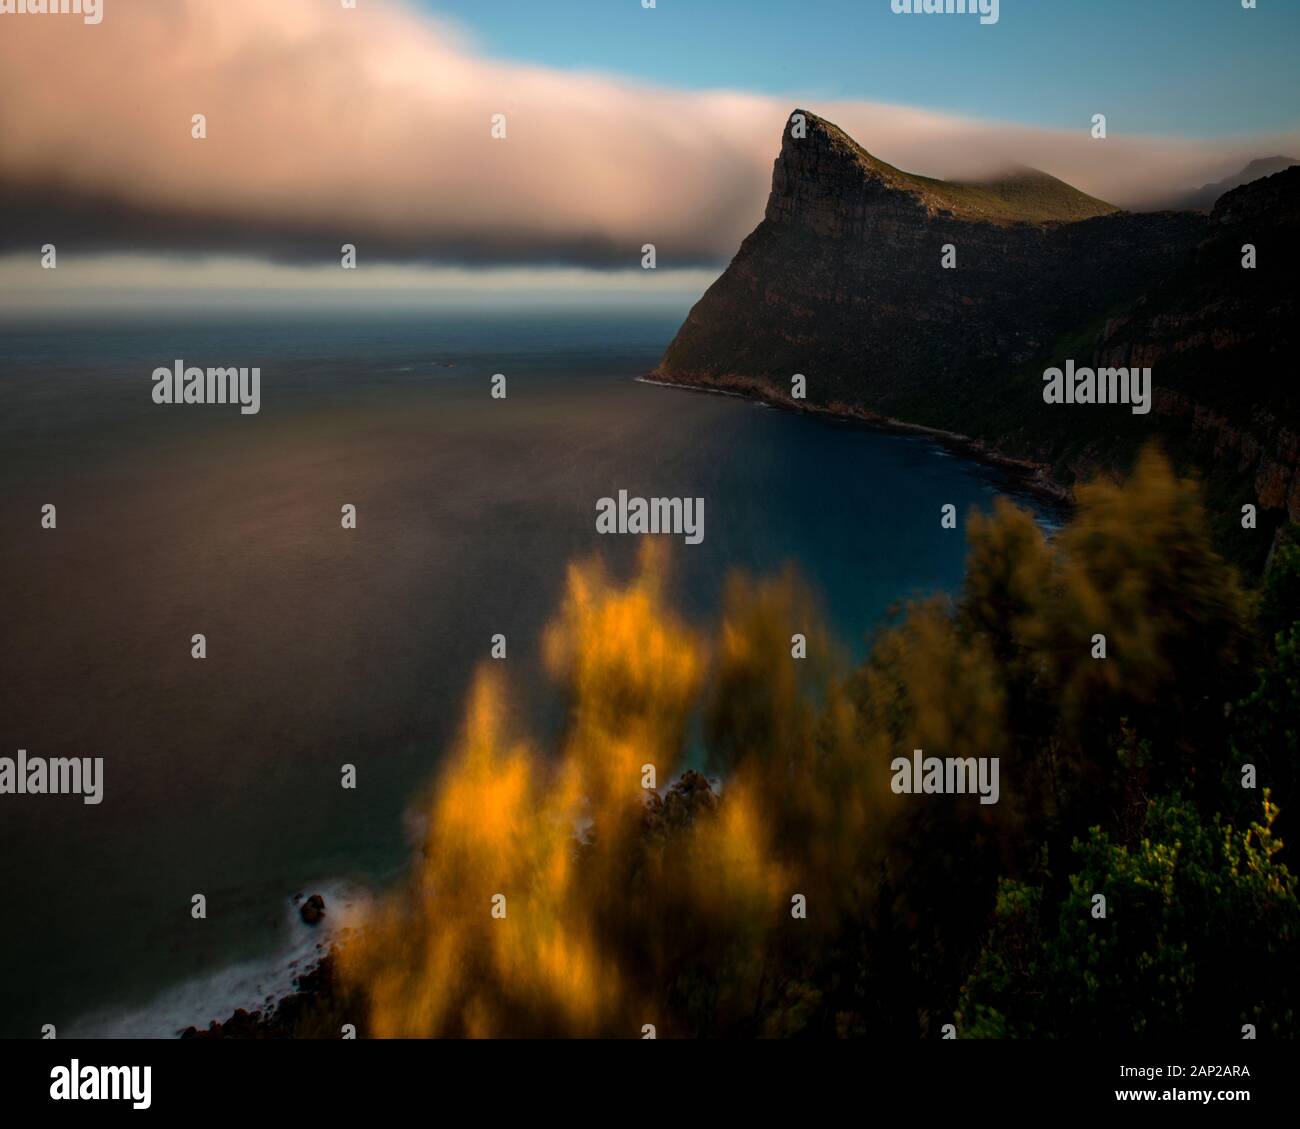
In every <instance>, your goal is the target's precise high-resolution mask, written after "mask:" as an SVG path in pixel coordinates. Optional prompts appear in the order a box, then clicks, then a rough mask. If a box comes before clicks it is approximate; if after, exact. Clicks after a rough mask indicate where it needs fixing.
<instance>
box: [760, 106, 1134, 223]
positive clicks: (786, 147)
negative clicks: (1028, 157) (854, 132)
mask: <svg viewBox="0 0 1300 1129" xmlns="http://www.w3.org/2000/svg"><path fill="white" fill-rule="evenodd" d="M891 197H892V198H893V199H892V200H890V198H891ZM887 201H888V202H892V203H893V204H895V205H896V206H899V207H903V208H908V207H912V208H917V209H921V210H923V211H924V212H925V213H926V214H927V215H929V216H950V217H953V218H956V219H963V220H970V221H973V222H984V223H993V224H1015V223H1061V222H1071V221H1074V220H1081V219H1090V218H1092V217H1093V216H1100V215H1107V214H1109V213H1111V212H1115V211H1118V210H1119V209H1117V208H1115V207H1114V206H1113V205H1111V204H1107V203H1106V202H1105V201H1104V200H1097V199H1095V198H1094V197H1092V196H1088V195H1086V194H1085V193H1083V192H1080V191H1079V190H1078V189H1076V188H1073V187H1071V186H1070V185H1068V184H1066V183H1065V182H1064V181H1061V180H1058V179H1057V178H1056V177H1054V176H1050V175H1049V174H1047V173H1045V172H1041V171H1039V170H1038V169H1032V168H1027V167H1024V166H1019V167H1016V168H1014V169H1012V170H1010V171H1009V172H1008V173H1007V174H1006V175H1004V176H1002V177H998V178H996V179H992V180H988V181H972V182H960V181H945V180H936V179H934V178H933V177H926V176H920V175H917V174H916V173H909V172H904V171H903V170H902V169H898V168H895V167H894V166H893V165H891V164H888V163H887V162H885V161H882V160H881V159H880V158H879V157H875V156H873V155H872V154H871V153H869V152H868V151H867V150H866V149H864V148H863V147H862V146H861V145H860V144H858V142H857V141H855V140H854V139H853V138H852V137H850V136H849V135H848V134H847V133H846V132H845V131H844V130H843V129H841V128H840V127H839V126H837V125H835V124H834V123H833V122H830V121H827V120H826V119H825V118H823V117H820V116H818V115H817V114H814V113H812V112H810V111H808V110H802V109H796V110H795V111H794V112H793V113H792V114H791V115H790V117H789V118H788V119H787V121H786V124H785V129H784V131H783V134H782V139H781V153H780V156H778V157H777V160H776V166H775V169H774V171H773V176H772V194H771V196H770V197H769V199H768V209H767V218H768V219H769V220H772V221H773V222H776V223H780V222H793V223H803V224H805V225H807V226H810V227H812V228H813V229H814V230H816V231H818V232H820V233H822V234H838V233H840V232H841V231H843V230H844V225H845V222H846V221H847V222H848V223H850V224H851V223H852V220H853V216H854V214H855V213H857V212H858V211H860V210H861V209H863V208H865V207H867V206H875V205H879V204H881V203H885V202H887Z"/></svg>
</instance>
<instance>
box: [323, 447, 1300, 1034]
mask: <svg viewBox="0 0 1300 1129" xmlns="http://www.w3.org/2000/svg"><path fill="white" fill-rule="evenodd" d="M968 535H969V541H970V557H969V565H968V575H967V578H966V581H965V585H964V588H963V589H962V591H961V592H960V593H959V594H958V596H956V597H955V598H954V599H952V600H932V601H929V602H924V603H920V604H916V605H913V606H910V607H909V608H907V609H906V610H905V611H904V612H902V613H901V614H900V615H899V616H898V617H897V618H896V619H895V620H894V621H893V622H891V623H890V624H888V625H886V626H885V627H884V628H883V629H882V630H880V631H879V632H878V634H877V636H876V638H875V639H874V640H873V646H872V648H871V652H870V655H869V657H868V659H867V660H866V661H865V662H864V663H863V664H861V665H860V666H859V667H858V668H856V669H850V668H849V667H848V665H847V663H846V661H845V659H844V657H843V656H842V655H840V654H838V653H837V652H836V651H835V650H834V648H833V647H831V646H830V644H829V643H828V633H827V632H826V631H825V630H824V629H823V628H822V627H821V626H820V625H819V624H818V623H817V621H816V612H815V609H814V606H813V603H812V601H811V599H810V598H809V596H808V594H807V593H806V592H804V591H803V590H802V589H801V588H800V586H799V584H798V582H797V580H796V579H795V578H794V576H793V575H791V574H786V575H783V576H781V577H778V578H775V579H771V580H765V581H755V580H752V579H747V578H742V577H737V578H735V579H733V581H732V583H731V585H730V587H729V590H728V593H727V597H726V600H725V606H724V608H723V612H722V617H721V623H720V624H719V626H718V628H717V630H716V631H715V632H713V633H712V635H711V636H709V637H706V636H705V635H703V634H701V633H700V632H699V631H698V630H696V629H695V628H693V627H692V626H690V625H688V624H686V623H684V622H682V621H681V620H679V619H678V618H677V617H676V616H675V615H674V614H673V612H672V611H671V609H669V608H668V607H667V606H666V605H665V595H664V585H663V583H662V577H663V572H664V568H665V565H666V561H665V560H664V558H663V556H662V555H661V554H660V553H659V552H658V551H657V550H656V549H655V548H654V547H647V549H646V552H645V554H644V556H643V559H642V565H641V569H640V572H639V575H637V576H636V577H635V578H633V579H632V580H631V581H630V583H627V584H619V583H618V582H616V581H615V580H613V579H611V578H610V577H608V576H607V575H605V573H604V572H603V570H602V569H601V568H600V567H599V566H597V565H594V564H588V565H582V566H577V567H575V568H574V569H573V571H572V575H571V577H570V582H569V589H568V596H567V598H566V601H565V604H564V607H563V608H562V609H561V611H560V614H559V616H558V617H557V619H556V621H555V623H554V625H553V626H552V628H551V630H550V632H549V633H548V635H547V639H546V655H547V659H548V663H549V665H550V668H551V670H552V672H553V674H554V675H555V677H556V678H557V680H558V681H559V683H560V685H561V686H562V687H563V689H564V692H565V693H566V694H567V695H568V698H569V724H568V727H567V730H566V732H565V733H564V735H563V737H562V739H561V743H560V747H559V748H558V749H556V750H554V751H552V752H551V753H548V754H546V755H543V754H542V753H541V752H540V751H539V750H537V749H536V748H535V747H534V746H533V745H532V744H531V743H530V742H529V741H528V740H527V739H525V738H521V737H518V736H515V735H513V734H512V733H511V732H510V727H509V724H508V720H507V719H508V716H509V714H508V710H507V709H506V707H505V686H504V684H503V682H502V681H501V679H500V678H499V677H498V676H497V675H496V674H495V673H490V672H485V673H484V674H483V675H482V676H481V677H480V678H479V680H478V682H477V685H476V688H475V690H474V694H473V699H472V701H471V703H470V708H469V713H468V718H467V722H466V726H465V734H464V738H463V740H462V744H461V748H460V749H459V751H458V752H457V753H456V754H455V755H454V756H453V757H452V758H451V759H450V761H449V763H448V764H447V766H446V768H445V771H444V773H443V776H442V779H441V780H440V781H439V783H438V784H437V786H436V788H435V789H434V790H433V791H432V793H431V796H430V799H429V804H428V826H429V831H428V838H427V843H426V847H425V850H424V852H423V855H422V857H421V858H420V859H419V860H418V861H417V863H416V865H415V867H414V868H413V874H412V877H411V879H410V881H409V883H408V885H407V886H406V887H405V888H403V889H402V890H400V891H398V892H396V893H395V894H394V895H393V896H392V897H391V898H390V900H389V901H388V902H387V904H386V905H385V907H384V908H383V910H382V911H381V912H380V913H379V914H377V915H376V917H375V918H374V920H372V921H371V922H369V923H368V925H367V926H366V927H365V928H364V929H363V930H362V931H361V932H360V934H359V935H358V936H357V937H355V938H354V939H353V940H352V941H351V942H350V943H348V944H347V945H345V946H344V947H343V948H342V949H341V951H340V952H339V953H338V955H337V958H336V959H337V965H338V968H337V972H336V973H335V974H334V976H333V985H332V990H331V993H329V994H327V995H325V996H323V997H322V999H321V1001H319V1003H318V1005H317V1007H316V1009H315V1010H314V1011H313V1012H312V1013H311V1022H312V1025H313V1026H312V1029H313V1030H315V1029H321V1028H327V1027H328V1023H326V1022H325V1021H323V1020H322V1015H325V1016H327V1017H328V1018H330V1019H332V1020H339V1021H343V1020H344V1019H345V1018H346V1020H347V1021H351V1022H356V1023H358V1027H359V1030H360V1033H361V1034H362V1035H363V1036H364V1035H379V1036H394V1035H453V1036H455V1035H487V1036H490V1035H513V1036H520V1035H605V1036H624V1037H640V1035H641V1034H642V1029H643V1026H644V1025H645V1024H653V1025H654V1026H655V1028H656V1031H657V1034H658V1035H659V1037H667V1036H674V1035H675V1036H735V1037H756V1036H771V1037H826V1036H842V1037H854V1036H856V1037H868V1038H903V1039H914V1038H938V1037H940V1033H941V1030H942V1028H943V1027H944V1026H945V1025H947V1024H954V1025H955V1026H956V1029H957V1032H958V1035H959V1037H1026V1038H1028V1037H1062V1036H1083V1037H1107V1038H1124V1037H1143V1036H1155V1035H1160V1034H1165V1033H1170V1032H1174V1031H1177V1032H1178V1033H1180V1034H1182V1035H1190V1036H1198V1037H1202V1036H1203V1037H1207V1038H1216V1039H1229V1038H1239V1037H1240V1028H1241V1025H1243V1024H1246V1023H1250V1024H1254V1025H1255V1026H1256V1028H1257V1030H1258V1032H1259V1034H1260V1037H1267V1036H1286V1037H1293V1036H1294V1035H1295V1034H1296V1027H1297V1017H1296V1007H1297V995H1298V993H1300V980H1298V978H1300V960H1297V957H1300V903H1298V902H1297V896H1296V880H1295V877H1294V876H1293V875H1292V873H1291V869H1290V866H1289V864H1288V852H1287V850H1286V849H1285V847H1284V845H1283V842H1282V839H1281V837H1280V830H1281V828H1282V827H1283V820H1284V819H1285V818H1286V817H1285V813H1286V811H1287V810H1288V806H1289V805H1290V804H1291V803H1293V801H1294V792H1295V763H1296V719H1297V718H1298V717H1300V548H1297V547H1295V546H1294V544H1291V543H1288V544H1287V545H1285V546H1284V547H1283V548H1282V549H1281V550H1279V554H1278V560H1277V563H1276V564H1275V567H1274V568H1273V569H1272V571H1271V572H1270V574H1269V577H1268V579H1267V581H1266V583H1265V585H1264V588H1263V590H1262V591H1261V592H1259V593H1257V594H1253V595H1252V594H1249V593H1247V592H1245V591H1244V590H1243V589H1242V588H1241V587H1240V585H1239V584H1238V581H1237V578H1236V575H1235V573H1234V571H1233V570H1232V569H1231V568H1230V567H1229V566H1228V565H1226V564H1225V563H1224V562H1223V561H1222V560H1221V559H1220V558H1219V557H1218V556H1217V555H1216V553H1215V552H1214V550H1213V548H1212V547H1211V543H1210V539H1209V535H1208V533H1207V528H1206V516H1205V513H1204V511H1203V509H1202V506H1201V504H1200V502H1199V500H1198V496H1197V492H1196V489H1195V488H1194V486H1193V485H1192V484H1191V483H1189V482H1186V481H1181V480H1179V479H1178V478H1176V477H1175V475H1174V474H1173V472H1172V471H1171V469H1170V467H1169V465H1168V464H1167V463H1166V462H1165V461H1164V460H1163V458H1161V457H1160V456H1158V455H1157V454H1155V453H1152V452H1147V453H1146V454H1144V455H1143V456H1142V457H1141V458H1140V459H1139V460H1138V462H1137V465H1136V468H1135V470H1134V473H1133V475H1132V477H1131V479H1130V481H1129V482H1128V483H1127V484H1125V485H1123V486H1117V485H1113V484H1101V485H1094V486H1091V487H1088V488H1086V489H1084V490H1082V491H1081V493H1080V496H1079V508H1078V512H1077V515H1076V516H1075V518H1074V520H1073V521H1072V523H1071V524H1070V525H1069V526H1068V528H1066V529H1065V530H1063V531H1062V532H1061V533H1060V534H1059V535H1058V536H1057V537H1056V538H1055V539H1054V540H1053V541H1051V542H1049V541H1047V540H1046V539H1045V538H1044V536H1043V534H1042V532H1041V531H1040V530H1039V528H1038V527H1037V526H1036V524H1035V523H1034V522H1033V521H1032V520H1031V518H1030V517H1029V516H1028V515H1027V514H1026V513H1024V512H1023V511H1021V510H1018V509H1016V508H1014V507H1013V506H1011V505H1010V504H1008V503H1006V502H1000V503H999V504H998V505H997V507H996V508H995V510H994V511H993V513H992V514H990V515H988V516H978V517H974V518H972V519H971V521H970V525H969V528H968ZM796 632H799V633H802V634H805V635H806V636H807V640H808V648H809V651H808V655H807V657H806V658H804V659H799V658H794V657H792V649H791V636H792V635H793V634H794V633H796ZM1099 635H1104V636H1105V646H1106V652H1105V657H1104V658H1099V657H1094V656H1095V655H1096V654H1097V653H1098V644H1097V641H1096V639H1095V637H1096V636H1099ZM696 732H698V733H699V734H700V735H701V736H700V740H701V741H702V742H703V744H704V746H705V749H706V753H707V757H708V758H709V760H710V762H711V763H710V765H709V766H708V767H709V768H710V769H711V770H712V771H714V772H716V773H717V774H718V776H719V778H720V780H721V784H720V785H716V786H715V785H711V784H710V782H709V781H708V780H706V779H705V777H704V776H702V775H701V774H700V773H698V772H695V771H685V772H682V773H681V774H680V775H679V776H678V777H677V779H676V780H675V782H674V783H672V785H671V787H669V788H667V789H665V790H663V792H662V794H660V792H659V791H657V790H647V789H646V788H644V787H643V784H644V783H645V782H646V779H647V778H646V772H647V767H648V766H653V768H654V769H655V771H656V775H657V779H658V781H659V782H663V781H667V780H669V779H670V773H671V772H673V771H676V769H675V768H674V766H675V765H677V764H678V762H679V761H680V760H681V759H682V758H683V754H684V752H685V750H687V749H688V747H690V745H691V735H692V734H693V733H696ZM913 749H923V750H924V751H925V753H926V754H933V755H937V756H944V757H997V758H999V762H1000V766H1001V770H1000V777H1001V794H1000V799H999V802H998V803H996V804H991V805H985V804H981V803H979V799H978V797H977V796H973V795H915V794H912V795H897V794H895V793H894V792H893V791H892V790H891V787H890V779H891V772H890V762H891V760H892V759H893V758H894V757H896V756H899V755H903V756H907V755H910V753H911V751H912V750H913ZM1247 765H1252V766H1253V767H1254V771H1255V774H1256V778H1255V779H1254V780H1253V781H1251V783H1253V784H1254V787H1244V786H1243V781H1244V780H1245V779H1246V776H1247V775H1248V774H1247V773H1245V772H1244V771H1243V770H1244V768H1245V766H1247ZM497 895H501V896H502V898H503V900H501V901H498V899H497ZM1099 896H1100V898H1103V899H1104V915H1103V914H1101V913H1099V906H1100V905H1101V903H1099V901H1098V897H1099ZM804 907H806V916H802V915H801V909H802V908H804ZM498 909H499V911H500V912H497V910H498ZM358 1017H360V1018H358Z"/></svg>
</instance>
